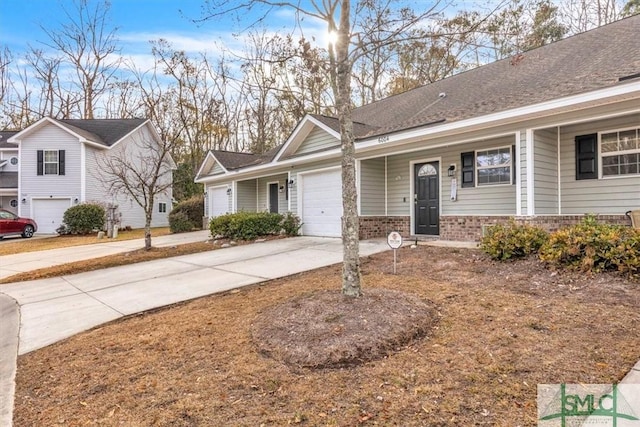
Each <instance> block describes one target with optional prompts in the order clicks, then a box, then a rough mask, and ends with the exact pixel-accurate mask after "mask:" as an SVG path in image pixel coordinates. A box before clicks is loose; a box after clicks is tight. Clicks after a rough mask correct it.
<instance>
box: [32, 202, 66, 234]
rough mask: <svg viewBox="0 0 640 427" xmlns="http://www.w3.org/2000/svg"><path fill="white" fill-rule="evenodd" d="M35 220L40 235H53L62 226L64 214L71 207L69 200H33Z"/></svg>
mask: <svg viewBox="0 0 640 427" xmlns="http://www.w3.org/2000/svg"><path fill="white" fill-rule="evenodd" d="M32 203H33V219H34V220H35V221H36V223H37V224H38V233H47V234H53V233H55V232H56V230H57V229H58V227H60V225H62V217H63V216H64V212H65V211H66V210H67V209H69V207H70V206H71V200H69V199H33V200H32Z"/></svg>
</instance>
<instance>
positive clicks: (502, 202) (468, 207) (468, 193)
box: [387, 136, 516, 216]
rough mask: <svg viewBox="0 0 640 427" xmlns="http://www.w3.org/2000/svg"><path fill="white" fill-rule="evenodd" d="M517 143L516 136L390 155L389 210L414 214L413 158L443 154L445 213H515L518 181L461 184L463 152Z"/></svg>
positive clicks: (442, 209) (401, 213) (388, 165)
mask: <svg viewBox="0 0 640 427" xmlns="http://www.w3.org/2000/svg"><path fill="white" fill-rule="evenodd" d="M513 143H514V137H513V136H507V137H501V138H496V139H491V140H485V141H481V142H477V143H470V144H463V145H456V146H453V147H441V148H436V149H433V150H425V151H418V152H413V153H407V154H401V155H398V156H390V157H389V158H388V160H387V167H388V170H387V189H388V196H387V212H388V215H390V216H402V215H410V214H411V209H412V208H413V196H412V194H411V193H410V190H411V180H412V179H413V170H412V167H411V168H410V162H412V161H423V160H425V161H432V160H436V159H438V158H440V160H441V162H440V188H441V205H440V213H441V214H442V215H515V213H516V190H515V185H508V184H506V185H493V186H480V187H466V188H462V186H461V179H460V176H461V171H460V168H461V167H460V154H461V153H463V152H467V151H475V150H483V149H488V148H497V147H506V146H509V147H510V146H511V145H512V144H513ZM450 164H455V165H456V169H457V172H456V174H457V179H458V188H457V193H458V194H457V200H456V201H452V200H451V178H450V177H449V176H447V172H446V171H447V169H448V167H449V165H450Z"/></svg>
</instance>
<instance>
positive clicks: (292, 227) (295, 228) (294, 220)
mask: <svg viewBox="0 0 640 427" xmlns="http://www.w3.org/2000/svg"><path fill="white" fill-rule="evenodd" d="M281 227H282V232H283V233H284V234H286V235H287V236H289V237H293V236H297V235H298V233H299V232H300V229H301V228H302V222H300V217H298V216H297V215H295V214H293V213H292V212H287V213H286V214H284V216H283V217H282V223H281Z"/></svg>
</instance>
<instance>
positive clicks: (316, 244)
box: [0, 232, 389, 426]
mask: <svg viewBox="0 0 640 427" xmlns="http://www.w3.org/2000/svg"><path fill="white" fill-rule="evenodd" d="M203 233H204V232H203ZM187 234H188V235H191V236H188V235H186V236H185V235H182V237H178V238H180V239H183V240H185V241H186V240H193V239H200V238H202V239H205V238H206V234H205V235H203V236H199V235H194V234H193V233H187ZM176 236H181V235H176ZM167 237H168V236H167ZM158 241H160V242H162V240H161V238H157V239H154V245H158V243H160V242H158ZM123 243H124V244H125V245H124V247H123V245H122V244H123ZM183 243H184V241H183ZM160 244H165V245H170V244H178V242H176V241H175V240H173V241H171V242H168V241H167V242H163V243H160ZM107 245H111V246H106V247H104V248H102V249H99V248H95V246H97V245H91V246H82V247H75V248H65V249H64V250H62V249H59V250H54V251H43V252H37V253H33V254H32V255H28V256H27V257H26V258H25V257H23V258H19V257H15V258H10V257H9V258H7V259H8V260H9V261H8V265H7V264H5V262H6V261H5V257H3V258H2V272H3V273H6V274H8V273H7V272H11V274H14V273H15V272H16V271H28V269H29V268H31V269H33V268H40V267H38V266H46V265H55V264H59V263H61V262H63V261H64V260H66V262H70V261H71V259H74V260H77V259H88V258H93V257H95V256H102V255H96V254H107V255H108V254H109V253H115V252H113V251H116V252H122V251H124V250H130V249H132V248H136V247H139V246H133V247H131V245H136V243H135V242H133V241H132V242H130V243H126V242H116V243H111V244H107ZM138 245H139V243H138ZM78 248H82V249H80V250H79V249H78ZM388 249H389V247H388V246H387V244H386V242H385V241H382V240H380V241H362V242H360V254H361V255H362V256H367V255H371V254H374V253H378V252H382V251H385V250H388ZM78 257H80V258H78ZM341 260H342V241H341V239H331V238H319V237H296V238H289V239H281V240H273V241H268V242H262V243H253V244H250V245H243V246H235V247H231V248H226V249H221V250H216V251H211V252H203V253H198V254H193V255H184V256H179V257H174V258H167V259H162V260H157V261H150V262H145V263H139V264H132V265H128V266H121V267H113V268H108V269H104V270H98V271H91V272H86V273H80V274H74V275H69V276H63V277H57V278H52V279H43V280H35V281H31V282H21V283H15V284H8V285H0V320H1V321H0V425H3V426H4V425H6V426H11V423H12V418H13V401H14V393H15V382H14V381H15V373H16V357H17V355H18V354H25V353H28V352H30V351H33V350H37V349H39V348H42V347H44V346H47V345H49V344H53V343H55V342H57V341H60V340H62V339H64V338H67V337H70V336H72V335H75V334H77V333H79V332H82V331H85V330H88V329H90V328H93V327H95V326H98V325H100V324H103V323H106V322H109V321H111V320H115V319H118V318H120V317H123V316H126V315H130V314H133V313H138V312H141V311H145V310H150V309H153V308H157V307H162V306H166V305H169V304H174V303H177V302H180V301H186V300H190V299H193V298H198V297H202V296H205V295H210V294H213V293H216V292H223V291H226V290H230V289H234V288H239V287H242V286H246V285H251V284H255V283H259V282H263V281H266V280H271V279H275V278H279V277H284V276H288V275H291V274H295V273H301V272H304V271H307V270H312V269H315V268H319V267H324V266H327V265H331V264H336V263H339V262H340V261H341ZM52 263H53V264H52Z"/></svg>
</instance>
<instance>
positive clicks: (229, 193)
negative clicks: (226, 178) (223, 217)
mask: <svg viewBox="0 0 640 427" xmlns="http://www.w3.org/2000/svg"><path fill="white" fill-rule="evenodd" d="M230 195H231V187H229V188H227V196H230Z"/></svg>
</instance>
